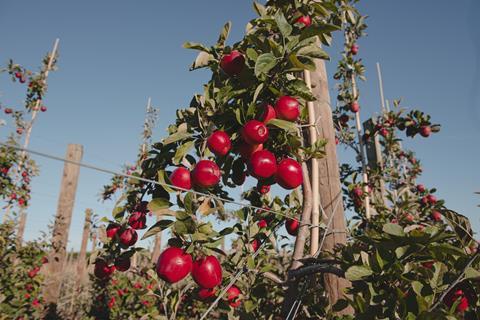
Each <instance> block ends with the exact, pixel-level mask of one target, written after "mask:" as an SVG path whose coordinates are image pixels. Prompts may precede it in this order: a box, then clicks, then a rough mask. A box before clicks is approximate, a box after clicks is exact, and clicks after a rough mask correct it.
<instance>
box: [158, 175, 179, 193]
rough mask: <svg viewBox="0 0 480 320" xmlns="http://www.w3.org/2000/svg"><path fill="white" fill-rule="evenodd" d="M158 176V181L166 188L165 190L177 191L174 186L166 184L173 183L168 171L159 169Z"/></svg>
mask: <svg viewBox="0 0 480 320" xmlns="http://www.w3.org/2000/svg"><path fill="white" fill-rule="evenodd" d="M157 176H158V179H157V180H158V183H160V185H161V186H162V188H163V189H165V191H167V192H175V191H176V189H172V188H170V187H168V186H166V185H167V184H171V183H170V181H169V180H168V177H167V173H166V172H165V171H164V170H158V173H157ZM167 181H168V182H167Z"/></svg>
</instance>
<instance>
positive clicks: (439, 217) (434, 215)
mask: <svg viewBox="0 0 480 320" xmlns="http://www.w3.org/2000/svg"><path fill="white" fill-rule="evenodd" d="M431 217H432V219H433V220H434V221H436V222H438V221H441V220H442V214H441V213H440V212H438V211H437V210H434V211H432V214H431Z"/></svg>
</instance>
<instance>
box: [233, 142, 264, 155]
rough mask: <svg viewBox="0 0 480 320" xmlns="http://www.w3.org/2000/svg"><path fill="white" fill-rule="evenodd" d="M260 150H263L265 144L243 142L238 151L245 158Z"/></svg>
mask: <svg viewBox="0 0 480 320" xmlns="http://www.w3.org/2000/svg"><path fill="white" fill-rule="evenodd" d="M260 150H263V144H255V145H251V144H248V143H245V142H242V144H241V145H240V146H239V147H238V152H239V153H240V156H242V158H243V159H250V157H251V156H252V154H254V153H255V152H257V151H260Z"/></svg>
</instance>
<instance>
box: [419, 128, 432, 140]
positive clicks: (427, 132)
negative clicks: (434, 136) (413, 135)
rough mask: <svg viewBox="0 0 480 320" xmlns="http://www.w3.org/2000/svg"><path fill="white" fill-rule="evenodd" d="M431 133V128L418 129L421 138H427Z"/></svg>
mask: <svg viewBox="0 0 480 320" xmlns="http://www.w3.org/2000/svg"><path fill="white" fill-rule="evenodd" d="M431 133H432V128H431V127H430V126H421V127H420V135H421V136H422V137H425V138H428V137H429V136H430V134H431Z"/></svg>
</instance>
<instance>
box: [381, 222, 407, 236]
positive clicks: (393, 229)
mask: <svg viewBox="0 0 480 320" xmlns="http://www.w3.org/2000/svg"><path fill="white" fill-rule="evenodd" d="M383 232H385V233H387V234H389V235H392V236H397V237H405V232H404V231H403V228H402V227H401V226H400V225H398V224H396V223H387V224H385V225H384V226H383Z"/></svg>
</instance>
